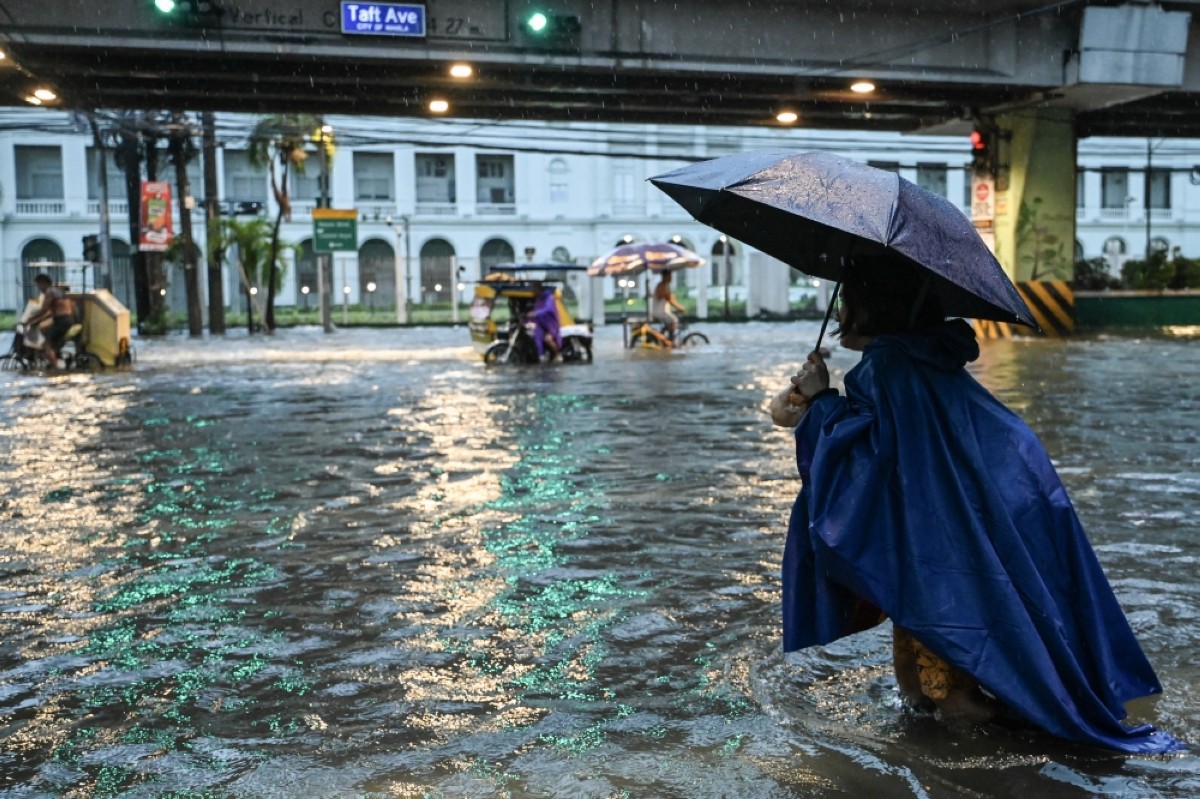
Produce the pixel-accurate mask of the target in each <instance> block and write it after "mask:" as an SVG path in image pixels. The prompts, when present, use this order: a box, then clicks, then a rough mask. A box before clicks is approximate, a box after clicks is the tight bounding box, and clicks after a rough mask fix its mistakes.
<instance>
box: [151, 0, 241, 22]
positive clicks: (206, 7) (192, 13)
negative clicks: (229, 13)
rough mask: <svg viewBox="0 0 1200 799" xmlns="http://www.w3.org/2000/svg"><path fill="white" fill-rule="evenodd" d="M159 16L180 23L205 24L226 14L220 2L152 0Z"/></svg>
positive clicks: (215, 0) (208, 0)
mask: <svg viewBox="0 0 1200 799" xmlns="http://www.w3.org/2000/svg"><path fill="white" fill-rule="evenodd" d="M152 2H153V4H154V10H155V11H156V12H158V15H159V16H161V17H165V18H167V19H170V20H175V21H179V22H203V21H205V20H211V19H217V18H219V17H220V16H221V15H222V14H224V13H225V8H224V6H222V5H221V3H220V2H218V0H152Z"/></svg>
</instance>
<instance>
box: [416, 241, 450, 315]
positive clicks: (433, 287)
mask: <svg viewBox="0 0 1200 799" xmlns="http://www.w3.org/2000/svg"><path fill="white" fill-rule="evenodd" d="M455 260H456V259H455V257H454V245H452V244H451V243H450V242H448V241H446V240H445V239H430V240H429V241H427V242H425V243H424V244H422V245H421V297H422V301H423V302H449V301H450V292H451V290H452V288H453V285H454V282H455V281H456V280H457V278H458V276H457V275H455V274H454V269H455V266H456V264H455Z"/></svg>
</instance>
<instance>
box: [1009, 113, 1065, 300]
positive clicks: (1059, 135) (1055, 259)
mask: <svg viewBox="0 0 1200 799" xmlns="http://www.w3.org/2000/svg"><path fill="white" fill-rule="evenodd" d="M996 123H997V125H998V126H999V129H1000V136H999V140H998V143H999V159H998V160H999V165H1000V166H999V174H998V175H997V176H996V220H995V228H994V229H995V235H996V257H997V259H999V261H1000V263H1001V264H1002V265H1003V266H1004V269H1005V271H1006V272H1007V273H1008V275H1009V277H1011V278H1012V279H1013V280H1014V281H1018V282H1020V281H1030V280H1068V281H1069V280H1070V279H1071V278H1072V277H1073V276H1074V272H1075V160H1076V159H1075V155H1076V150H1075V144H1076V142H1075V125H1074V114H1073V113H1072V112H1071V111H1070V110H1068V109H1062V108H1053V109H1038V110H1028V111H1022V112H1021V113H1020V114H1013V115H1008V116H1002V117H998V118H997V119H996Z"/></svg>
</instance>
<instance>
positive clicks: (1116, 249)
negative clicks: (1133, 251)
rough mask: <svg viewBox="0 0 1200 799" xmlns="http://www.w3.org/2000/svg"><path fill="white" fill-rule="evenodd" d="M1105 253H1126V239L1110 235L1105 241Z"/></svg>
mask: <svg viewBox="0 0 1200 799" xmlns="http://www.w3.org/2000/svg"><path fill="white" fill-rule="evenodd" d="M1104 254H1105V255H1124V254H1125V239H1123V238H1121V237H1120V236H1110V237H1109V238H1108V239H1106V240H1105V242H1104Z"/></svg>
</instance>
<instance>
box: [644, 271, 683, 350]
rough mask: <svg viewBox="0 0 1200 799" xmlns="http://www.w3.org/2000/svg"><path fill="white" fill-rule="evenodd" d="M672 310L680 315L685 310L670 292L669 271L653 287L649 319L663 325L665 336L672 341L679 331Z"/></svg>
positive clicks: (676, 318) (673, 293)
mask: <svg viewBox="0 0 1200 799" xmlns="http://www.w3.org/2000/svg"><path fill="white" fill-rule="evenodd" d="M672 308H675V309H677V310H678V311H679V312H680V313H683V312H684V311H686V310H687V309H686V308H684V307H683V306H682V305H680V304H679V300H677V299H675V292H673V291H671V271H670V270H667V271H665V272H663V273H662V279H660V280H659V281H658V285H657V286H655V287H654V297H653V298H652V299H651V302H650V318H651V319H653V320H654V321H655V322H662V323H663V324H665V325H666V326H667V335H668V336H669V337H670V339H671V340H672V341H674V340H675V331H676V330H678V329H679V317H677V316H676V315H675V314H674V313H672V311H671V309H672Z"/></svg>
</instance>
